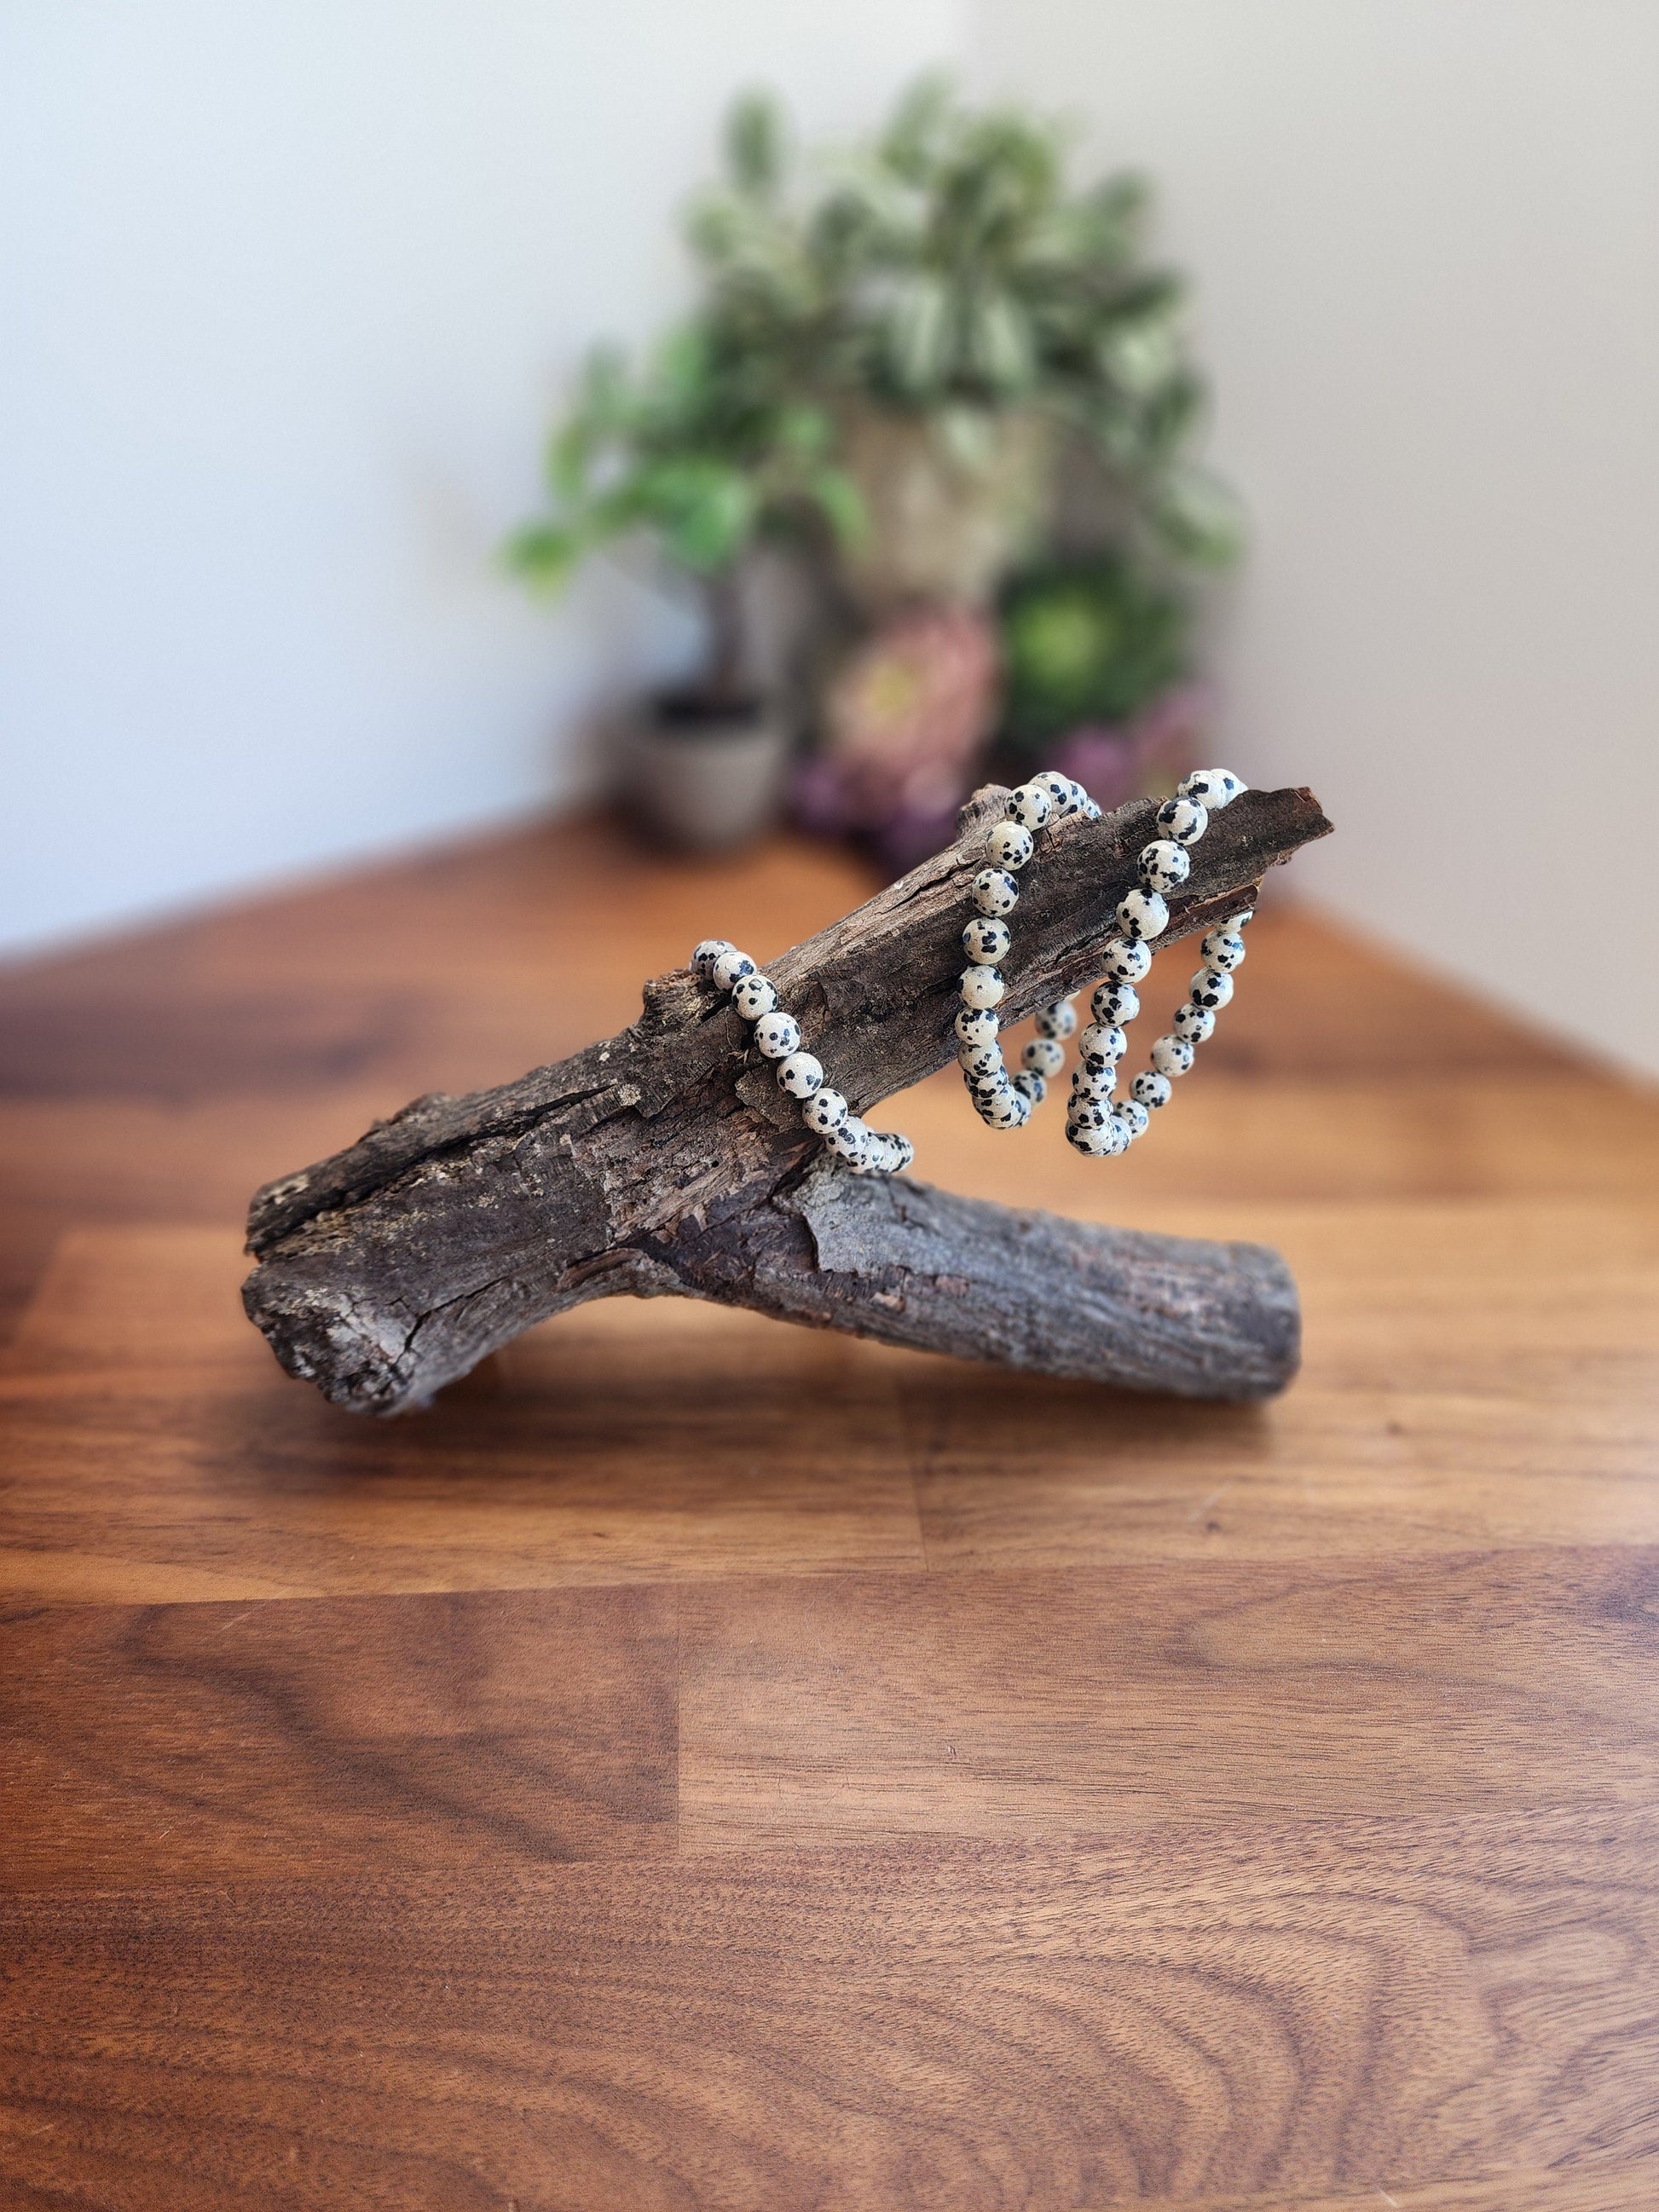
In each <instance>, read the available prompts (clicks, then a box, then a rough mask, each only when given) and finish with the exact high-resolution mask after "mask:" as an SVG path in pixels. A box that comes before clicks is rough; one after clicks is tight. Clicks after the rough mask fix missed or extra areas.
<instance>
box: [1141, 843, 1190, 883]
mask: <svg viewBox="0 0 1659 2212" xmlns="http://www.w3.org/2000/svg"><path fill="white" fill-rule="evenodd" d="M1139 865H1140V880H1141V882H1142V883H1143V884H1145V885H1146V889H1147V890H1149V891H1172V890H1176V889H1177V888H1178V887H1179V886H1180V885H1181V884H1184V883H1185V882H1186V880H1187V878H1188V876H1189V875H1190V874H1191V873H1192V871H1193V859H1192V854H1190V853H1189V852H1188V850H1187V848H1186V847H1185V846H1184V845H1177V844H1176V843H1175V842H1173V841H1172V840H1171V839H1170V838H1168V837H1155V838H1154V839H1153V840H1152V843H1151V844H1150V845H1143V846H1142V847H1141V848H1140V864H1139Z"/></svg>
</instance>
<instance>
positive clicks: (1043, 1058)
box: [1019, 1036, 1066, 1076]
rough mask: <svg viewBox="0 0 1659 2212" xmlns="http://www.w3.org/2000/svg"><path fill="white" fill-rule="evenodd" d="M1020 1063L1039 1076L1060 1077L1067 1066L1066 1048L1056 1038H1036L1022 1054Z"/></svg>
mask: <svg viewBox="0 0 1659 2212" xmlns="http://www.w3.org/2000/svg"><path fill="white" fill-rule="evenodd" d="M1019 1063H1020V1066H1022V1067H1030V1068H1033V1069H1035V1070H1036V1073H1037V1074H1039V1075H1044V1076H1047V1075H1058V1074H1059V1073H1060V1069H1061V1068H1062V1067H1064V1066H1065V1065H1066V1048H1065V1046H1064V1045H1063V1044H1061V1043H1060V1041H1059V1039H1058V1038H1056V1037H1046V1036H1036V1037H1033V1038H1032V1039H1031V1042H1030V1044H1028V1045H1027V1046H1026V1048H1025V1049H1024V1052H1023V1053H1021V1054H1020V1056H1019Z"/></svg>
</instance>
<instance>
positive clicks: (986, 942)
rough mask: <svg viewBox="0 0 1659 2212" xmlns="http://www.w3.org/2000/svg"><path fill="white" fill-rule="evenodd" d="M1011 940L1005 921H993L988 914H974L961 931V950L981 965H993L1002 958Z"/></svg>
mask: <svg viewBox="0 0 1659 2212" xmlns="http://www.w3.org/2000/svg"><path fill="white" fill-rule="evenodd" d="M1013 941H1014V940H1013V937H1012V933H1010V930H1009V927H1008V925H1007V923H1006V921H993V920H992V919H991V917H990V916H989V915H982V914H981V915H975V917H974V919H973V920H972V921H970V922H968V923H967V924H966V925H965V926H964V927H963V933H962V949H963V951H964V952H965V953H966V954H967V955H968V957H969V959H970V960H976V961H978V962H979V963H981V966H993V965H994V963H996V962H997V961H999V960H1000V959H1002V958H1004V957H1005V956H1006V953H1007V951H1008V948H1009V946H1010V945H1012V943H1013Z"/></svg>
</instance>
